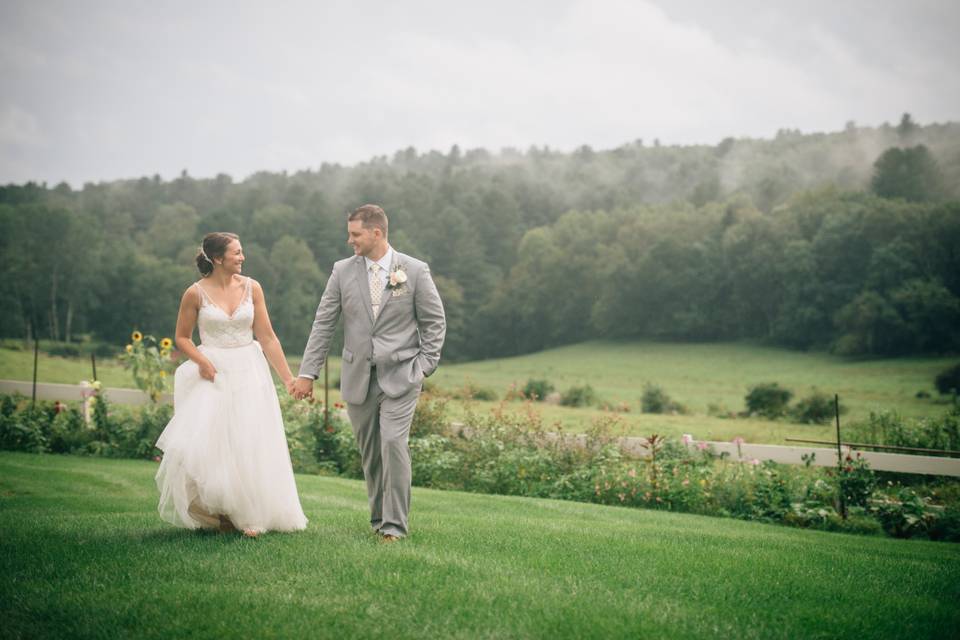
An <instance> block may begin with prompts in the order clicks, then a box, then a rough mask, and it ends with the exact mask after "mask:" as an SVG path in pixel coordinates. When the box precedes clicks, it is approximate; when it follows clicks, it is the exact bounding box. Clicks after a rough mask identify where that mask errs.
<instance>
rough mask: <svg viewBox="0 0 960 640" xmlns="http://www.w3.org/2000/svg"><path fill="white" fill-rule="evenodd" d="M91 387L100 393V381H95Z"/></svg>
mask: <svg viewBox="0 0 960 640" xmlns="http://www.w3.org/2000/svg"><path fill="white" fill-rule="evenodd" d="M90 386H91V387H93V388H94V389H96V390H97V391H100V381H99V380H94V381H93V384H91V385H90Z"/></svg>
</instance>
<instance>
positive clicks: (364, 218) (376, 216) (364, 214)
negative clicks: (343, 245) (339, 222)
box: [347, 204, 389, 235]
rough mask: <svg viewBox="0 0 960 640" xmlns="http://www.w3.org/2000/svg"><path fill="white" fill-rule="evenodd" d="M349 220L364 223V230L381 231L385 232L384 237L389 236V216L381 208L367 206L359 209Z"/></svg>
mask: <svg viewBox="0 0 960 640" xmlns="http://www.w3.org/2000/svg"><path fill="white" fill-rule="evenodd" d="M347 220H349V221H350V222H352V221H354V220H359V221H360V222H361V223H363V228H364V229H380V230H381V231H383V235H387V226H388V224H389V223H388V221H387V214H386V213H385V212H384V210H383V209H382V208H381V207H378V206H377V205H375V204H365V205H363V206H362V207H357V208H356V209H354V210H353V213H351V214H350V217H348V218H347Z"/></svg>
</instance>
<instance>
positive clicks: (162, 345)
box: [160, 338, 173, 351]
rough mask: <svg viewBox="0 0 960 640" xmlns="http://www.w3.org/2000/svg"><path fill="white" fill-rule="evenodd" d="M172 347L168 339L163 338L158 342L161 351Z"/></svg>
mask: <svg viewBox="0 0 960 640" xmlns="http://www.w3.org/2000/svg"><path fill="white" fill-rule="evenodd" d="M172 346H173V340H171V339H170V338H164V339H163V340H161V341H160V348H161V349H163V350H164V351H166V350H167V349H169V348H170V347H172Z"/></svg>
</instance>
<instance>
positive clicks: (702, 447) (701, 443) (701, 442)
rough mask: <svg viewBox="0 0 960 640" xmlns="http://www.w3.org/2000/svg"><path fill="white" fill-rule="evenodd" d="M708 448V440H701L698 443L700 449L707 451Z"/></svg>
mask: <svg viewBox="0 0 960 640" xmlns="http://www.w3.org/2000/svg"><path fill="white" fill-rule="evenodd" d="M706 448H707V443H706V442H703V441H700V442H698V443H697V449H699V450H700V451H705V450H706Z"/></svg>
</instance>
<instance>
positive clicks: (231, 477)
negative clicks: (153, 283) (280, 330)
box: [156, 233, 307, 537]
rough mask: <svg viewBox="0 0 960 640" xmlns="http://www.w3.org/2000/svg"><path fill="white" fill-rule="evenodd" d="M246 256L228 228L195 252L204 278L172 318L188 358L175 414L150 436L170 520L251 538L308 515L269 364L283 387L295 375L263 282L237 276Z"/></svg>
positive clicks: (287, 527) (299, 524)
mask: <svg viewBox="0 0 960 640" xmlns="http://www.w3.org/2000/svg"><path fill="white" fill-rule="evenodd" d="M243 260H244V257H243V249H242V247H241V246H240V239H239V238H238V237H237V236H236V235H235V234H232V233H209V234H207V235H206V236H204V238H203V243H202V244H201V245H200V252H199V253H198V255H197V268H198V269H199V270H200V273H201V275H202V276H203V278H202V279H201V280H200V281H199V282H196V283H194V284H192V285H190V287H188V288H187V290H186V291H185V292H184V294H183V298H182V299H181V301H180V313H179V315H178V316H177V333H176V343H177V347H178V348H179V349H180V351H181V352H182V353H184V354H186V355H187V357H189V358H190V360H189V361H188V362H185V363H183V364H182V365H180V366H179V367H178V368H177V371H176V374H175V376H174V414H173V418H172V419H171V420H170V422H169V423H168V424H167V426H166V428H165V429H164V430H163V433H162V434H161V435H160V438H159V440H157V447H158V448H159V449H161V450H163V452H164V455H163V460H162V462H161V463H160V469H159V471H157V477H156V481H157V488H158V489H159V490H160V506H159V511H160V516H161V517H162V518H163V519H164V520H166V521H167V522H170V523H172V524H175V525H177V526H180V527H186V528H188V529H197V528H201V527H202V528H206V529H218V530H220V531H233V530H242V531H243V533H244V534H245V535H247V536H251V537H253V536H256V535H258V534H260V533H263V532H265V531H268V530H275V531H293V530H298V529H304V528H306V526H307V518H306V516H304V514H303V509H302V508H301V507H300V499H299V497H298V496H297V487H296V484H295V483H294V479H293V468H292V465H291V463H290V452H289V451H288V450H287V440H286V435H285V434H284V430H283V419H282V417H281V415H280V404H279V401H278V399H277V392H276V389H275V387H274V384H273V380H272V378H271V377H270V369H269V368H268V367H267V361H269V362H270V365H272V366H273V369H274V371H276V372H277V374H278V375H279V376H280V378H281V380H282V381H283V383H284V385H286V387H287V389H288V391H289V389H290V388H291V386H292V385H293V381H294V377H293V374H292V373H291V372H290V367H289V366H288V365H287V361H286V359H285V358H284V356H283V350H282V348H281V347H280V341H279V340H278V339H277V336H276V334H275V333H274V332H273V327H272V326H271V325H270V317H269V316H268V315H267V305H266V303H265V301H264V297H263V290H262V289H261V288H260V284H259V283H257V282H256V281H254V280H253V279H251V278H248V277H245V276H241V275H240V270H241V267H242V265H243ZM194 326H197V327H198V328H199V331H200V342H201V344H200V346H199V347H198V346H196V345H194V343H193V329H194ZM254 334H256V337H257V340H256V341H255V340H254V339H253V338H254ZM264 356H266V358H264Z"/></svg>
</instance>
